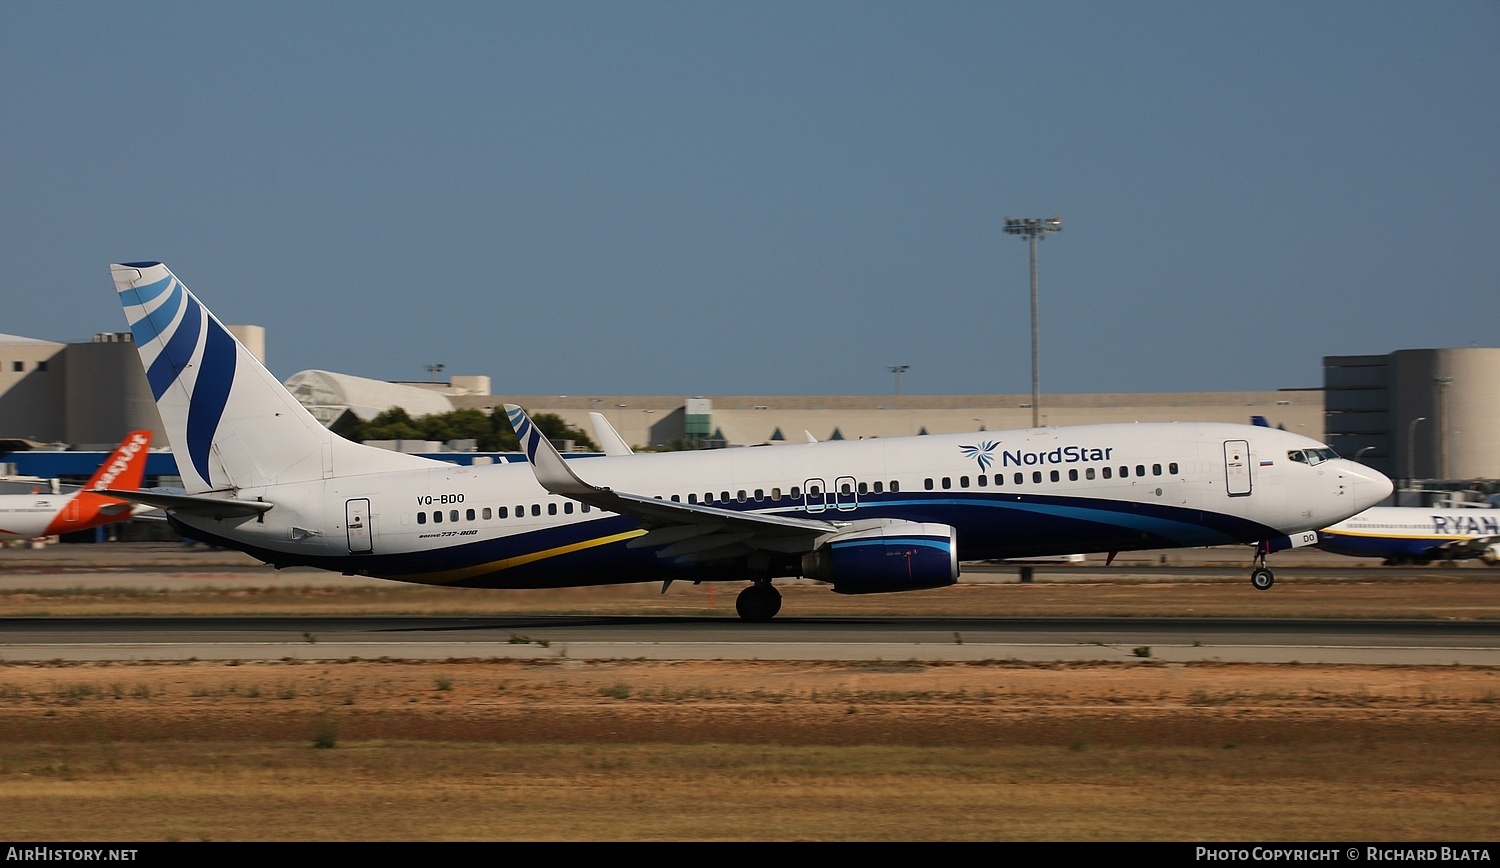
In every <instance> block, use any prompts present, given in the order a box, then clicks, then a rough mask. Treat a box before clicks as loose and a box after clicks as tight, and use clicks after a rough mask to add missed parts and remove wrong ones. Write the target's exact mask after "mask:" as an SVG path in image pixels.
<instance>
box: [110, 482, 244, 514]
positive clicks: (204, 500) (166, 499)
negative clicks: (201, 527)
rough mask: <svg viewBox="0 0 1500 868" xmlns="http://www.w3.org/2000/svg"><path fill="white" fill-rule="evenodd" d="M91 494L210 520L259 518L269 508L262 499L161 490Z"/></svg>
mask: <svg viewBox="0 0 1500 868" xmlns="http://www.w3.org/2000/svg"><path fill="white" fill-rule="evenodd" d="M95 493H96V494H107V495H109V496H110V497H118V498H119V499H121V500H129V501H133V502H135V503H144V504H146V505H147V506H154V507H157V508H158V509H165V510H167V511H168V512H182V513H189V514H191V515H206V516H210V517H212V518H230V517H234V516H245V515H259V514H261V513H263V512H266V511H268V510H270V509H271V507H272V506H273V504H269V503H266V502H265V501H263V500H231V499H229V498H222V497H212V496H210V495H206V494H168V493H166V492H164V491H125V490H122V489H117V488H101V489H98V490H97V491H96V492H95Z"/></svg>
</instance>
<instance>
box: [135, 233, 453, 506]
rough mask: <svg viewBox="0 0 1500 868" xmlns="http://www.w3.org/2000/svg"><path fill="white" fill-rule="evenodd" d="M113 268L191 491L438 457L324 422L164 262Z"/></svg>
mask: <svg viewBox="0 0 1500 868" xmlns="http://www.w3.org/2000/svg"><path fill="white" fill-rule="evenodd" d="M109 268H110V272H111V274H112V276H113V277H114V282H115V290H116V291H117V292H118V293H119V297H120V303H121V304H122V305H123V306H124V308H125V317H126V320H127V321H128V322H129V324H130V331H131V333H132V334H133V335H134V338H135V344H136V350H137V351H138V352H139V353H140V355H141V364H142V365H143V366H144V368H145V370H146V380H147V382H148V383H149V384H150V387H151V394H152V397H153V398H155V400H156V408H157V410H158V411H159V412H160V414H161V420H162V425H163V426H164V427H165V428H166V431H167V439H168V440H169V441H170V442H171V444H172V451H173V453H174V454H175V455H176V457H177V470H178V474H179V475H180V476H181V477H182V482H183V486H184V487H185V488H186V489H187V491H188V492H189V493H197V492H204V491H223V490H231V489H233V490H237V489H241V488H253V487H260V486H266V485H273V484H278V483H289V482H309V481H314V480H319V479H328V478H331V477H333V476H335V475H339V476H348V475H356V474H362V473H373V472H378V471H382V470H398V469H413V468H416V467H425V466H431V465H433V464H436V463H438V462H433V461H431V460H429V459H425V458H420V457H417V456H414V455H403V454H401V453H398V452H391V451H389V450H385V449H376V448H374V447H367V446H362V445H360V444H357V443H351V442H349V441H348V440H345V439H343V438H342V437H339V436H337V435H336V434H334V433H333V432H331V431H329V430H328V429H327V428H324V427H323V425H322V424H320V423H319V422H318V420H317V419H314V418H313V416H312V414H311V413H309V412H307V410H306V409H305V408H304V407H303V406H302V405H301V404H299V403H298V402H297V399H296V398H294V397H292V394H291V393H290V392H288V391H287V390H286V387H285V386H283V385H282V384H281V383H280V381H278V380H277V379H276V378H275V377H274V376H272V375H271V372H270V371H267V370H266V368H265V366H263V365H262V364H261V363H260V361H259V360H258V359H256V358H255V356H254V355H253V354H251V352H250V351H249V350H247V349H245V347H244V346H243V345H241V344H240V342H239V341H238V340H236V339H235V337H234V335H232V334H230V332H229V330H228V329H227V328H225V327H224V325H223V324H222V323H221V322H219V320H218V318H217V317H215V316H214V315H213V313H211V312H210V311H209V310H208V308H206V307H204V306H203V305H202V303H200V302H199V301H198V299H197V297H195V296H194V295H193V294H192V293H191V292H189V291H188V289H187V287H186V286H184V285H183V284H182V282H181V281H180V280H178V279H177V277H176V276H175V275H174V274H172V272H171V271H170V270H168V269H167V267H166V266H165V265H163V264H161V263H160V262H126V263H117V264H113V265H111V266H110V267H109ZM115 487H118V486H115Z"/></svg>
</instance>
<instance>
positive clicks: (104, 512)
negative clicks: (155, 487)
mask: <svg viewBox="0 0 1500 868" xmlns="http://www.w3.org/2000/svg"><path fill="white" fill-rule="evenodd" d="M150 447H151V432H150V431H131V432H130V433H129V434H127V435H125V439H124V440H122V441H120V445H119V446H116V447H115V451H113V452H111V453H110V454H109V457H108V458H106V459H104V461H103V463H101V464H100V465H99V469H98V470H96V471H94V475H93V476H92V477H90V478H89V481H88V482H87V483H85V484H84V487H83V490H82V491H80V492H78V493H77V494H76V495H74V496H73V498H72V499H71V500H69V501H68V503H67V504H66V505H65V506H64V507H63V508H62V509H61V510H59V511H58V513H57V515H56V516H55V517H53V519H52V523H51V524H50V525H48V526H47V530H46V534H45V535H46V536H56V535H59V534H64V533H72V532H73V531H78V530H86V529H88V528H91V527H98V526H99V525H102V524H109V523H111V522H116V521H124V520H125V519H127V518H130V515H131V512H132V511H133V510H134V508H135V507H134V506H133V505H132V504H130V503H129V502H128V501H124V500H120V499H119V498H115V497H107V496H105V495H103V494H95V493H94V489H96V488H123V489H132V488H140V487H141V482H142V481H143V480H144V479H145V478H146V457H147V456H148V455H150V454H151V449H150Z"/></svg>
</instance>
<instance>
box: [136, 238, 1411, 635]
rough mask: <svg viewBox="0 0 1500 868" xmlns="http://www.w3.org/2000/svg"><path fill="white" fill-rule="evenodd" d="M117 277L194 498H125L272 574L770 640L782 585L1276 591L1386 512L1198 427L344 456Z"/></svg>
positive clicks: (173, 304)
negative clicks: (1094, 560)
mask: <svg viewBox="0 0 1500 868" xmlns="http://www.w3.org/2000/svg"><path fill="white" fill-rule="evenodd" d="M110 269H111V271H112V272H113V276H114V282H115V287H116V289H117V291H118V292H119V296H120V301H121V303H122V304H123V305H124V308H125V313H126V318H127V320H128V321H129V323H130V328H131V331H132V333H133V334H134V336H135V343H136V346H137V348H138V350H139V351H140V355H141V362H142V364H143V365H144V367H145V370H146V375H147V379H148V381H149V382H150V386H151V391H152V394H153V395H154V396H155V399H156V403H157V407H158V409H159V410H160V411H161V418H162V423H163V425H164V426H165V427H166V431H167V434H168V439H169V440H170V441H171V445H172V450H173V452H174V454H175V455H176V457H177V465H178V470H179V472H180V474H181V476H182V480H183V486H184V488H183V490H182V491H180V492H167V491H153V492H123V491H121V492H113V493H114V494H115V495H116V496H120V497H132V498H134V499H137V500H139V501H141V502H144V503H147V504H150V505H153V506H157V507H160V508H162V509H164V510H165V511H166V512H167V514H168V516H169V518H170V520H171V521H172V522H173V523H174V525H176V527H177V528H178V530H179V532H181V533H182V534H183V535H185V536H188V537H192V538H195V539H199V540H202V541H204V542H207V543H210V544H213V545H217V546H223V547H227V548H234V549H239V550H241V551H245V552H248V553H249V554H251V555H253V556H255V557H257V558H259V559H261V560H263V561H265V562H266V563H269V564H273V565H275V566H277V567H288V566H312V567H318V568H322V569H327V570H335V571H339V572H342V573H345V574H348V575H361V576H375V577H380V578H386V579H394V580H397V581H404V582H419V583H424V584H440V585H453V586H464V587H479V588H544V587H569V586H582V585H604V584H621V583H630V582H646V581H658V582H663V590H665V588H666V587H667V585H669V584H670V583H671V582H673V581H691V582H703V581H736V582H744V583H747V585H746V587H745V589H744V590H743V591H742V592H741V593H740V595H739V598H738V603H737V609H738V612H739V615H740V617H741V618H743V619H744V620H747V621H765V620H768V619H770V618H772V617H774V616H775V614H776V613H777V611H779V609H780V607H781V595H780V593H779V592H778V591H777V590H776V589H775V587H774V585H773V584H772V582H773V580H774V579H777V578H786V577H795V576H803V577H807V578H810V579H815V580H817V581H820V582H825V583H827V584H828V585H830V586H831V587H832V589H833V591H834V592H835V593H840V594H868V593H880V592H889V591H909V590H917V589H924V588H938V587H943V586H945V585H951V584H953V583H955V582H956V581H957V580H958V574H959V564H960V562H961V561H965V560H979V559H992V558H1019V557H1040V556H1047V555H1066V554H1077V553H1083V552H1110V553H1111V554H1112V555H1113V553H1116V552H1121V551H1129V550H1138V549H1161V548H1174V547H1189V546H1212V545H1222V544H1228V543H1243V544H1256V545H1258V549H1257V554H1256V557H1255V570H1254V572H1253V574H1252V580H1253V581H1254V583H1255V584H1256V586H1257V587H1261V588H1267V587H1270V585H1271V583H1272V581H1273V579H1272V576H1271V572H1270V570H1268V569H1266V568H1265V553H1266V552H1269V551H1274V550H1276V549H1278V548H1283V547H1286V546H1289V545H1300V544H1305V543H1310V542H1313V541H1316V539H1317V534H1316V531H1317V530H1318V529H1319V528H1325V527H1328V526H1329V525H1331V524H1334V523H1335V522H1338V521H1341V520H1343V519H1345V518H1348V517H1349V516H1351V515H1354V514H1355V513H1357V512H1360V511H1361V510H1364V509H1366V508H1368V507H1370V506H1372V505H1374V504H1376V503H1379V502H1380V501H1381V500H1383V499H1385V498H1386V497H1387V496H1388V495H1389V494H1390V493H1391V482H1390V480H1388V479H1387V478H1386V477H1384V476H1382V475H1381V474H1380V473H1378V472H1376V471H1374V470H1371V469H1370V468H1368V467H1364V466H1363V465H1360V464H1357V463H1355V462H1352V461H1347V460H1344V459H1341V458H1339V457H1337V456H1336V455H1334V454H1333V452H1332V450H1330V449H1328V447H1326V446H1324V445H1323V444H1321V443H1318V442H1316V441H1314V440H1311V439H1309V438H1307V437H1303V436H1300V435H1297V434H1292V433H1289V432H1286V431H1280V430H1276V429H1272V428H1265V427H1256V426H1248V425H1228V424H1201V423H1162V424H1110V425H1088V426H1080V427H1068V428H1032V429H1023V430H1016V431H989V432H980V433H978V434H953V435H928V436H918V437H898V438H881V439H871V440H852V441H851V440H841V441H834V442H824V443H804V444H795V445H791V444H789V445H781V446H773V447H764V448H748V449H719V450H705V451H697V452H673V453H659V454H657V453H635V454H631V453H630V451H629V449H628V447H627V448H626V449H624V450H623V451H622V450H620V449H618V448H615V449H611V450H610V451H609V452H610V454H606V455H603V456H597V457H589V458H585V459H582V460H564V459H563V458H562V456H561V455H559V454H558V452H557V451H556V450H555V449H554V448H553V446H552V444H550V443H549V442H548V441H547V440H546V438H545V437H543V436H542V435H541V432H539V431H538V430H537V428H536V427H535V426H534V425H533V424H532V423H531V420H530V419H528V418H527V416H526V413H525V412H524V411H523V410H522V409H521V408H520V407H516V406H514V405H508V406H506V408H505V410H506V413H507V414H508V416H509V420H510V423H511V425H512V426H513V427H514V428H515V430H516V434H517V435H518V436H519V437H520V440H521V443H522V446H523V448H524V450H525V452H526V457H527V459H528V461H527V462H526V463H519V462H518V463H508V464H497V465H492V466H480V467H461V466H456V465H452V464H448V463H445V462H440V461H433V460H430V459H425V458H421V457H417V456H412V455H403V454H401V453H397V452H391V451H388V450H384V449H377V448H374V447H368V446H364V445H361V444H356V443H352V442H349V441H347V440H344V439H343V438H341V437H338V436H337V435H335V434H333V433H332V432H330V431H328V430H327V429H325V428H324V427H323V426H322V425H321V424H319V423H318V422H317V420H315V419H314V418H313V417H312V416H311V415H310V414H309V413H308V412H307V411H306V410H305V409H304V408H303V407H302V406H301V405H300V404H299V403H298V402H297V400H296V399H295V398H294V397H292V395H291V394H290V393H288V392H287V390H286V389H285V388H284V387H283V386H282V385H281V383H279V382H277V380H276V379H275V378H274V377H273V376H272V375H271V374H270V372H268V371H267V370H266V369H265V368H264V367H262V366H261V364H260V363H259V362H258V361H257V360H256V359H255V357H254V356H253V355H251V354H250V353H249V352H248V351H247V350H246V349H245V348H244V347H242V346H240V344H239V343H238V342H237V341H236V340H235V338H234V337H233V336H232V335H231V334H230V333H229V331H228V330H227V329H225V328H224V326H223V325H222V324H221V323H220V322H219V321H218V319H216V318H215V317H214V316H213V314H211V313H210V312H209V311H208V310H207V309H206V308H205V307H203V305H202V304H200V303H199V301H198V299H197V298H196V297H195V296H194V295H193V294H192V293H191V292H189V291H188V290H187V288H186V287H185V286H183V284H182V283H181V282H180V281H179V280H178V279H177V278H176V277H175V276H173V274H172V273H171V272H170V271H169V270H167V268H166V266H164V265H162V264H161V263H159V262H131V263H124V264H117V265H112V266H110ZM618 445H619V444H616V446H618ZM1309 455H1313V456H1315V457H1316V459H1317V460H1316V462H1314V461H1311V460H1309V459H1308V457H1307V456H1309Z"/></svg>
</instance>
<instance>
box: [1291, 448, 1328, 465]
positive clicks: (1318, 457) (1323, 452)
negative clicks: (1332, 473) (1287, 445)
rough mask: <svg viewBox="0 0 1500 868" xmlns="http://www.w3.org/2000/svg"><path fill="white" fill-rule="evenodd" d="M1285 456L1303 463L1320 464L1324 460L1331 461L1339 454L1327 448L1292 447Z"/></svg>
mask: <svg viewBox="0 0 1500 868" xmlns="http://www.w3.org/2000/svg"><path fill="white" fill-rule="evenodd" d="M1286 457H1288V458H1290V459H1291V460H1293V461H1300V462H1302V463H1303V464H1322V463H1323V462H1324V461H1332V460H1333V459H1335V458H1337V457H1339V454H1338V453H1337V452H1334V451H1333V450H1332V449H1328V448H1323V449H1293V450H1291V451H1290V452H1288V453H1287V454H1286Z"/></svg>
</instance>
